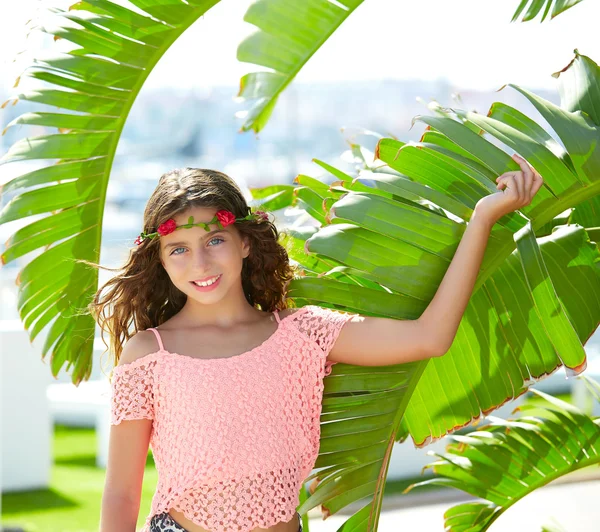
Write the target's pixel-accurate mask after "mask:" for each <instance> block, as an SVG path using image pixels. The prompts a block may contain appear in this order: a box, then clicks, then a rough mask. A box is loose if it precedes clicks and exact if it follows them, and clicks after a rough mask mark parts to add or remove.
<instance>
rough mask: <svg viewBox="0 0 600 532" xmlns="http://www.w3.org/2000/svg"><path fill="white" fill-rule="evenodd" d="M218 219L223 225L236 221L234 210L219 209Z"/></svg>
mask: <svg viewBox="0 0 600 532" xmlns="http://www.w3.org/2000/svg"><path fill="white" fill-rule="evenodd" d="M217 219H218V220H219V222H221V225H222V226H223V227H227V226H228V225H230V224H232V223H234V222H235V215H234V214H233V213H232V212H229V211H226V210H221V211H217Z"/></svg>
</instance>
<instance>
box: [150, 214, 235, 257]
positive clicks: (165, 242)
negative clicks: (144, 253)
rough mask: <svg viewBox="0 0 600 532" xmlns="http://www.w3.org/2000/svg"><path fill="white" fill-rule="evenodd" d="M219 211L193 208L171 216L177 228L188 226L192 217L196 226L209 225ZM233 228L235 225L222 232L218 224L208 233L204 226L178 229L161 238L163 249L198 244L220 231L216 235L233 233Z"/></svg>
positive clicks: (212, 226)
mask: <svg viewBox="0 0 600 532" xmlns="http://www.w3.org/2000/svg"><path fill="white" fill-rule="evenodd" d="M218 210H219V209H218V208H216V207H193V208H190V209H187V210H185V211H183V212H180V213H178V214H175V215H173V216H171V218H173V220H175V224H176V225H177V227H179V226H180V225H184V224H187V223H188V220H189V218H190V216H193V217H194V221H193V223H194V224H197V223H199V222H204V223H208V222H210V221H211V220H212V219H213V218H214V216H215V214H216V213H217V211H218ZM232 227H233V224H231V225H228V226H227V227H224V228H223V229H222V230H220V228H219V226H218V225H217V224H216V223H213V224H210V225H209V229H210V230H209V231H206V229H204V226H202V225H197V226H194V227H184V228H181V229H176V230H175V231H173V232H172V233H169V234H168V235H164V236H161V237H160V243H161V247H162V248H163V249H164V248H165V247H167V246H168V247H171V246H173V245H180V244H187V243H193V242H197V241H199V240H200V239H203V238H207V237H209V236H212V234H213V233H215V231H219V232H218V233H216V234H223V233H233V231H234V230H232Z"/></svg>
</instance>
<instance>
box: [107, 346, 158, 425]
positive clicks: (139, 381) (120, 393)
mask: <svg viewBox="0 0 600 532" xmlns="http://www.w3.org/2000/svg"><path fill="white" fill-rule="evenodd" d="M155 364H156V361H155V360H149V361H148V360H144V357H142V358H141V359H138V360H135V361H133V362H130V363H128V364H123V365H121V366H116V367H115V368H113V376H112V381H111V400H110V424H111V425H118V424H119V423H121V421H124V420H127V419H154V366H155Z"/></svg>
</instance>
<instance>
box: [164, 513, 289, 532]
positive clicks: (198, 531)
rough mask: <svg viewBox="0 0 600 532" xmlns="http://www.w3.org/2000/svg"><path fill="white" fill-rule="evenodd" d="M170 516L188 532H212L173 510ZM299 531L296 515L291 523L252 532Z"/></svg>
mask: <svg viewBox="0 0 600 532" xmlns="http://www.w3.org/2000/svg"><path fill="white" fill-rule="evenodd" d="M169 515H170V516H171V517H172V518H173V519H174V520H175V521H177V523H179V524H180V525H181V526H182V527H183V528H185V529H186V530H187V531H188V532H212V531H211V530H207V529H206V528H202V527H201V526H200V525H197V524H196V523H194V522H193V521H190V520H189V519H188V518H187V517H186V516H185V515H183V514H182V513H181V512H178V511H176V510H174V509H173V508H171V509H170V510H169ZM299 529H300V519H299V517H298V513H295V514H294V516H293V517H292V520H291V521H280V522H279V523H276V524H274V525H273V526H270V527H269V528H260V527H256V528H253V529H252V531H251V532H263V531H265V530H268V531H269V532H298V530H299Z"/></svg>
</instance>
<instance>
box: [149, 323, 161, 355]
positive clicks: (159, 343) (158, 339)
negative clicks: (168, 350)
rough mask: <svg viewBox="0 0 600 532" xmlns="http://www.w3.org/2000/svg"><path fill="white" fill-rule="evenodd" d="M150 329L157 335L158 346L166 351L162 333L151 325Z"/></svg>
mask: <svg viewBox="0 0 600 532" xmlns="http://www.w3.org/2000/svg"><path fill="white" fill-rule="evenodd" d="M148 330H149V331H152V332H153V333H154V336H156V340H157V341H158V347H159V349H160V350H161V351H164V350H165V348H164V347H163V343H162V340H161V338H160V334H159V333H158V331H157V330H156V329H155V328H154V327H150V328H149V329H148Z"/></svg>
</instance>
